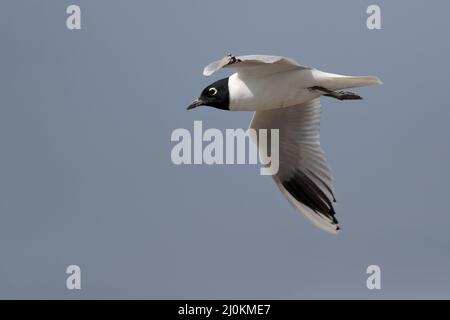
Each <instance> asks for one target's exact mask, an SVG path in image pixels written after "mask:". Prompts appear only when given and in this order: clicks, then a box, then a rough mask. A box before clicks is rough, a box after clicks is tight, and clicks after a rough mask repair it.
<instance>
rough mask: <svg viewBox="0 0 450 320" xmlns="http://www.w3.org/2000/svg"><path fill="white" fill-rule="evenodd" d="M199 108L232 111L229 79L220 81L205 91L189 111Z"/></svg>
mask: <svg viewBox="0 0 450 320" xmlns="http://www.w3.org/2000/svg"><path fill="white" fill-rule="evenodd" d="M199 106H210V107H214V108H217V109H222V110H230V92H229V91H228V78H225V79H222V80H219V81H216V82H214V83H213V84H210V85H209V86H207V87H206V88H205V89H203V91H202V94H201V95H200V97H198V98H197V100H195V101H194V102H192V103H191V104H190V105H189V107H188V108H187V109H188V110H190V109H194V108H196V107H199Z"/></svg>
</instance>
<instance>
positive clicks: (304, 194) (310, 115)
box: [250, 99, 339, 234]
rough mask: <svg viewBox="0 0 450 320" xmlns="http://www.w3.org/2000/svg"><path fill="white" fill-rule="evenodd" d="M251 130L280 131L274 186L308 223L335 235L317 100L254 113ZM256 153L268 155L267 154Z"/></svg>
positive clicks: (336, 224)
mask: <svg viewBox="0 0 450 320" xmlns="http://www.w3.org/2000/svg"><path fill="white" fill-rule="evenodd" d="M250 127H251V128H253V129H255V130H258V129H279V139H280V141H279V152H280V154H279V161H280V167H279V171H278V173H277V174H276V175H274V176H273V178H274V180H275V182H276V184H277V185H278V187H279V188H280V190H281V191H282V192H283V194H284V195H285V196H286V197H287V199H288V200H289V202H290V203H291V204H292V205H293V206H294V207H295V208H296V209H298V210H299V211H300V212H301V213H303V215H305V217H306V218H307V219H308V220H310V221H311V222H312V223H313V224H314V225H316V226H317V227H319V228H320V229H323V230H325V231H327V232H330V233H333V234H336V233H337V232H338V230H339V225H338V222H337V220H336V218H335V211H334V208H333V202H335V198H334V194H333V178H332V176H331V173H330V169H329V168H328V165H327V162H326V159H325V155H324V153H323V151H322V148H321V147H320V100H319V99H314V100H311V101H309V102H307V103H303V104H299V105H296V106H292V107H287V108H281V109H275V110H267V111H257V112H255V114H254V116H253V120H252V122H251V124H250ZM269 138H270V135H268V140H270V139H269ZM269 142H270V141H269ZM268 147H269V148H270V144H268ZM259 151H260V152H264V153H265V154H267V152H266V151H267V150H261V149H260V150H259Z"/></svg>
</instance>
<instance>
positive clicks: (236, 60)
mask: <svg viewBox="0 0 450 320" xmlns="http://www.w3.org/2000/svg"><path fill="white" fill-rule="evenodd" d="M222 68H233V69H236V71H237V72H238V73H239V74H242V75H245V76H262V75H267V74H271V73H277V72H283V71H289V70H295V69H308V67H305V66H302V65H300V64H298V63H297V62H295V61H294V60H292V59H290V58H285V57H279V56H264V55H248V56H237V57H235V56H232V55H231V54H228V55H226V56H225V57H224V58H223V59H221V60H218V61H214V62H212V63H210V64H209V65H207V66H206V67H205V69H203V75H204V76H210V75H212V74H213V73H214V72H216V71H217V70H219V69H222Z"/></svg>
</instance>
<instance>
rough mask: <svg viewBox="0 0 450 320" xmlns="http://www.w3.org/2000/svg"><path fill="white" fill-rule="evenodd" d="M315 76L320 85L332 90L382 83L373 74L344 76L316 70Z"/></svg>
mask: <svg viewBox="0 0 450 320" xmlns="http://www.w3.org/2000/svg"><path fill="white" fill-rule="evenodd" d="M314 78H315V79H316V80H317V82H318V84H319V86H321V87H324V88H327V89H329V90H332V91H336V90H341V89H348V88H356V87H367V86H373V85H379V84H382V82H381V81H380V79H378V78H377V77H373V76H362V77H357V76H344V75H340V74H333V73H327V72H322V71H319V70H315V72H314Z"/></svg>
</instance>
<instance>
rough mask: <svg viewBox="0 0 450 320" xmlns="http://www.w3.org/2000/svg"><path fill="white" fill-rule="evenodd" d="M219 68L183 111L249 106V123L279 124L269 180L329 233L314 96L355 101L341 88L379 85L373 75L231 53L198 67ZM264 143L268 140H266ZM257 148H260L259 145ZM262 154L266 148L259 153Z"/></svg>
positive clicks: (326, 177)
mask: <svg viewBox="0 0 450 320" xmlns="http://www.w3.org/2000/svg"><path fill="white" fill-rule="evenodd" d="M222 68H232V69H234V70H235V71H236V73H234V74H233V75H231V76H229V77H227V78H224V79H221V80H218V81H216V82H214V83H213V84H211V85H209V86H207V87H206V88H205V89H204V90H203V91H202V93H201V95H200V97H198V98H197V99H196V100H195V101H194V102H192V103H191V105H190V106H189V107H188V110H190V109H193V108H196V107H198V106H211V107H214V108H217V109H222V110H230V111H253V112H254V115H253V119H252V121H251V123H250V128H253V129H256V130H257V132H259V131H258V129H267V130H270V129H279V150H280V151H279V152H280V154H279V162H280V164H279V165H280V167H279V170H278V173H277V174H275V175H273V179H274V180H275V183H276V184H277V186H278V187H279V188H280V190H281V192H282V193H283V194H284V195H285V196H286V198H287V199H288V200H289V202H290V203H291V204H292V205H293V206H294V207H295V208H296V209H297V210H298V211H300V212H301V213H302V214H303V215H304V216H305V217H306V218H307V219H308V220H309V221H310V222H312V223H313V224H314V225H316V226H317V227H319V228H320V229H322V230H325V231H327V232H329V233H332V234H337V233H338V232H339V224H338V221H337V219H336V217H335V210H334V207H333V202H336V199H335V197H334V188H333V177H332V175H331V172H330V169H329V167H328V165H327V162H326V159H325V156H324V153H323V150H322V148H321V147H320V108H321V107H320V97H321V96H326V97H332V98H335V99H339V100H360V99H362V98H361V97H360V96H359V95H357V94H355V93H353V92H349V91H341V90H343V89H348V88H355V87H365V86H370V85H378V84H381V81H380V80H379V79H378V78H377V77H372V76H362V77H360V76H344V75H339V74H333V73H327V72H323V71H320V70H317V69H314V68H310V67H306V66H303V65H300V64H298V63H297V62H295V61H294V60H292V59H290V58H285V57H279V56H267V55H247V56H233V55H231V54H229V55H227V56H225V57H224V58H223V59H221V60H218V61H215V62H213V63H211V64H209V65H208V66H206V67H205V69H204V70H203V75H205V76H210V75H212V74H213V73H214V72H216V71H217V70H219V69H222ZM269 143H270V141H269ZM259 148H260V150H259V152H260V153H262V152H266V151H267V150H261V146H260V147H259ZM265 154H267V153H265Z"/></svg>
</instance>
